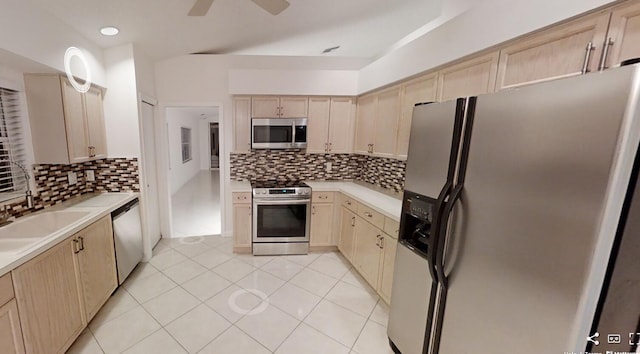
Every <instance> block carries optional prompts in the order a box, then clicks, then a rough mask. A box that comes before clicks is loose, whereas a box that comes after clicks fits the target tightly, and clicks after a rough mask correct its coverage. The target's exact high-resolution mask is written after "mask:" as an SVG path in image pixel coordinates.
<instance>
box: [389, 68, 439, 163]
mask: <svg viewBox="0 0 640 354" xmlns="http://www.w3.org/2000/svg"><path fill="white" fill-rule="evenodd" d="M436 83H437V81H436V75H435V74H430V75H427V76H423V77H420V78H418V79H415V80H413V81H410V82H408V83H406V84H404V89H403V93H402V109H401V113H400V122H399V123H398V143H397V145H396V155H397V156H398V157H399V158H401V159H406V158H407V152H408V151H409V135H410V133H411V118H412V117H413V106H415V104H416V103H422V102H433V101H435V100H436Z"/></svg>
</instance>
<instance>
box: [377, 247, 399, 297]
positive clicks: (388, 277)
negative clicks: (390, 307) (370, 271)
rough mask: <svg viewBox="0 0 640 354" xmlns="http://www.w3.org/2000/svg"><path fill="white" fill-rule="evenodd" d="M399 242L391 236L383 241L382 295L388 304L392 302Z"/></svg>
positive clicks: (380, 290)
mask: <svg viewBox="0 0 640 354" xmlns="http://www.w3.org/2000/svg"><path fill="white" fill-rule="evenodd" d="M397 247H398V241H396V239H394V238H393V237H391V236H389V235H384V238H383V241H382V248H383V257H382V258H383V260H382V266H381V267H380V289H379V292H380V295H382V298H383V299H384V301H386V302H387V304H388V303H389V302H390V301H391V288H392V285H393V268H394V265H395V262H396V249H397Z"/></svg>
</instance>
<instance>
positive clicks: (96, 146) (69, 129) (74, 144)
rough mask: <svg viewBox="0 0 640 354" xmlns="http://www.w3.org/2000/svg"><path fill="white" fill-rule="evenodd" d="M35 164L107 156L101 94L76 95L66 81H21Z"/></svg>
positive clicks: (95, 90) (52, 78) (30, 77)
mask: <svg viewBox="0 0 640 354" xmlns="http://www.w3.org/2000/svg"><path fill="white" fill-rule="evenodd" d="M24 81H25V92H26V96H27V105H28V108H29V121H30V126H31V135H32V138H33V139H32V140H33V150H34V157H35V162H36V163H58V164H68V163H77V162H83V161H89V160H96V159H100V158H104V157H106V156H107V148H106V136H105V128H104V110H103V107H102V90H101V89H100V88H97V87H91V88H90V89H89V91H88V92H85V93H80V92H78V91H77V90H76V89H75V88H74V87H73V86H71V83H70V82H69V80H67V78H66V77H62V76H59V75H48V74H27V75H25V77H24Z"/></svg>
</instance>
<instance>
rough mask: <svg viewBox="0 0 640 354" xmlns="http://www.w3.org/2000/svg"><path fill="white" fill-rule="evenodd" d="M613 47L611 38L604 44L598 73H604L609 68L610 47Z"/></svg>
mask: <svg viewBox="0 0 640 354" xmlns="http://www.w3.org/2000/svg"><path fill="white" fill-rule="evenodd" d="M612 45H613V39H611V37H609V38H608V39H607V41H606V42H605V43H604V48H602V57H601V58H600V65H598V71H602V70H604V69H606V68H607V57H608V56H609V47H611V46H612Z"/></svg>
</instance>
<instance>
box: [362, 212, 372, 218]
mask: <svg viewBox="0 0 640 354" xmlns="http://www.w3.org/2000/svg"><path fill="white" fill-rule="evenodd" d="M364 215H366V216H367V217H369V218H372V217H373V214H371V213H370V212H368V211H365V212H364Z"/></svg>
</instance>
